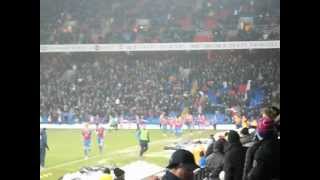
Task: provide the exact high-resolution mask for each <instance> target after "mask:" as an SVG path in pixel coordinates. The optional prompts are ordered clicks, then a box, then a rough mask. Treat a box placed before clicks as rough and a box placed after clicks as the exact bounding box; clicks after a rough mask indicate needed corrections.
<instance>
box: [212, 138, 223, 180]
mask: <svg viewBox="0 0 320 180" xmlns="http://www.w3.org/2000/svg"><path fill="white" fill-rule="evenodd" d="M225 142H226V141H225V139H219V140H218V141H217V142H216V143H215V145H214V148H213V153H212V154H210V155H209V156H208V157H207V169H208V172H209V176H210V178H212V180H219V174H220V172H221V171H222V170H223V164H224V143H225Z"/></svg>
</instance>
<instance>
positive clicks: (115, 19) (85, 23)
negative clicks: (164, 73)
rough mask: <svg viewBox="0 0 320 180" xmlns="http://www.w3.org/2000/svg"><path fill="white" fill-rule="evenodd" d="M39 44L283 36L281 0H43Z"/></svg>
mask: <svg viewBox="0 0 320 180" xmlns="http://www.w3.org/2000/svg"><path fill="white" fill-rule="evenodd" d="M40 5H41V12H40V43H41V44H77V43H157V42H160V43H165V42H203V41H207V42H208V41H209V42H210V41H236V40H239V41H248V40H279V39H280V3H279V1H277V0H229V1H223V0H198V1H193V0H184V1H177V0H162V1H151V0H129V1H116V0H108V1H103V0H92V1H86V0H79V1H74V0H56V1H50V0H42V1H41V2H40Z"/></svg>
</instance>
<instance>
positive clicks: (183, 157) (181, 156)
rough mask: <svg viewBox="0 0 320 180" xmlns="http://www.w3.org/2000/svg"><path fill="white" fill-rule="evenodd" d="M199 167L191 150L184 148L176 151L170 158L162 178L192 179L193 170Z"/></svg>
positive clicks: (172, 179)
mask: <svg viewBox="0 0 320 180" xmlns="http://www.w3.org/2000/svg"><path fill="white" fill-rule="evenodd" d="M197 168H199V166H198V165H197V164H196V163H195V160H194V157H193V155H192V153H191V152H189V151H187V150H183V149H179V150H177V151H175V152H174V153H173V154H172V155H171V158H170V160H169V165H168V166H167V171H166V173H165V175H164V176H163V177H162V180H192V179H193V176H194V174H193V171H194V170H195V169H197Z"/></svg>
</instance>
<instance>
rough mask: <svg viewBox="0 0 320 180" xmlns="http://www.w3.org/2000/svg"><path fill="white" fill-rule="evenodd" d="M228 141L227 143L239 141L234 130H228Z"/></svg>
mask: <svg viewBox="0 0 320 180" xmlns="http://www.w3.org/2000/svg"><path fill="white" fill-rule="evenodd" d="M228 142H229V143H231V144H232V143H240V136H239V134H238V133H237V132H236V131H234V130H230V131H229V134H228Z"/></svg>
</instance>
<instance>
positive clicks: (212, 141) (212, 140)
mask: <svg viewBox="0 0 320 180" xmlns="http://www.w3.org/2000/svg"><path fill="white" fill-rule="evenodd" d="M209 140H210V142H209V143H208V144H209V146H208V147H207V150H206V157H208V156H209V155H210V154H211V153H213V149H214V148H213V147H214V144H215V142H216V140H215V139H214V136H213V134H210V139H209Z"/></svg>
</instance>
